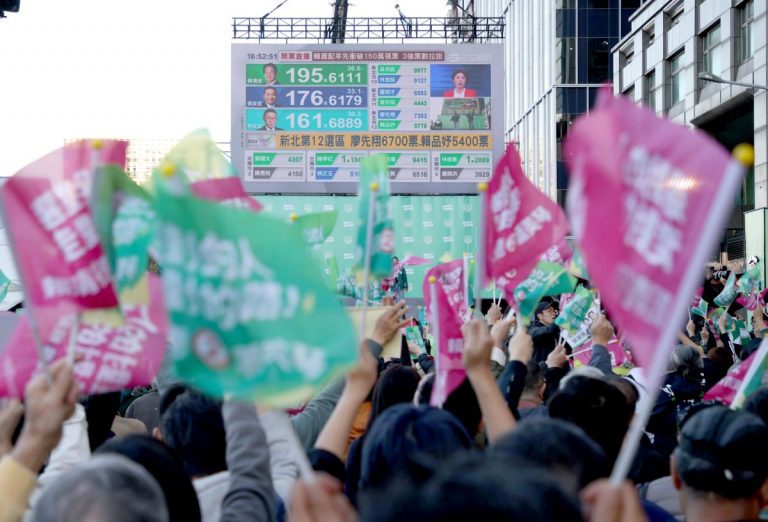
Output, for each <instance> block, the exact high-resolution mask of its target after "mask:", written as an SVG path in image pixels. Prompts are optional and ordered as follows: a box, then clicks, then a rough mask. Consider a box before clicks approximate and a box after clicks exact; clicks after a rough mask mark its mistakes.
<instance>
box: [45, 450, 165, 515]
mask: <svg viewBox="0 0 768 522" xmlns="http://www.w3.org/2000/svg"><path fill="white" fill-rule="evenodd" d="M51 520H57V521H61V522H167V521H168V520H169V519H168V508H167V506H166V504H165V500H164V498H163V491H162V490H161V489H160V486H159V485H158V484H157V481H155V479H154V478H152V476H151V475H150V474H149V472H148V471H147V470H145V469H144V468H142V467H141V466H139V465H138V464H136V463H135V462H131V461H130V460H128V459H127V458H125V457H121V456H119V455H97V456H95V457H93V458H91V459H89V460H86V461H85V462H83V463H82V464H79V465H78V466H77V467H75V468H72V469H70V470H68V471H65V472H64V473H62V474H61V475H60V476H59V477H58V478H57V479H56V480H54V481H53V482H52V483H51V484H48V485H47V486H46V487H45V488H44V489H43V491H42V494H41V495H40V498H39V499H38V501H37V503H36V504H35V507H34V509H33V511H32V516H31V522H50V521H51Z"/></svg>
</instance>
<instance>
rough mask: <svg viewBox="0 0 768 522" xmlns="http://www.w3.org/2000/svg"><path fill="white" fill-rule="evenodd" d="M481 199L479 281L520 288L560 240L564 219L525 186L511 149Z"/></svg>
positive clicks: (536, 191)
mask: <svg viewBox="0 0 768 522" xmlns="http://www.w3.org/2000/svg"><path fill="white" fill-rule="evenodd" d="M484 197H485V205H484V208H485V231H484V248H485V260H484V261H485V262H484V265H485V266H484V269H485V273H486V274H485V276H484V277H486V278H496V279H498V278H501V277H504V278H506V279H508V280H509V281H510V284H511V285H512V283H515V282H516V283H520V282H522V280H523V279H525V278H526V277H527V276H528V274H529V273H530V272H531V270H533V267H534V266H536V263H537V261H538V259H539V257H541V256H542V254H544V253H545V252H546V251H547V249H549V248H550V247H552V246H554V245H558V244H559V243H560V242H561V241H562V240H563V239H564V238H565V234H566V232H567V231H568V222H567V220H566V218H565V214H564V213H563V211H562V210H561V209H560V207H559V206H558V205H557V203H555V202H554V201H552V200H551V199H550V198H549V197H547V196H546V195H545V194H544V193H542V192H541V191H540V190H539V189H537V188H536V187H535V186H534V185H533V184H532V183H531V182H530V181H529V180H528V178H527V177H526V176H525V173H523V170H522V168H521V167H520V156H518V154H517V150H515V147H514V145H512V144H510V145H509V146H508V147H507V150H506V152H505V154H504V157H503V158H502V159H501V161H499V163H498V165H496V169H495V170H494V172H493V177H492V178H491V181H490V183H489V184H488V191H487V192H486V193H485V196H484ZM512 286H516V285H512Z"/></svg>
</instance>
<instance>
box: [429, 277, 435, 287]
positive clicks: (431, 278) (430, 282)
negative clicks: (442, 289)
mask: <svg viewBox="0 0 768 522" xmlns="http://www.w3.org/2000/svg"><path fill="white" fill-rule="evenodd" d="M428 281H429V284H430V285H434V284H435V283H437V278H436V277H435V276H429V279H428Z"/></svg>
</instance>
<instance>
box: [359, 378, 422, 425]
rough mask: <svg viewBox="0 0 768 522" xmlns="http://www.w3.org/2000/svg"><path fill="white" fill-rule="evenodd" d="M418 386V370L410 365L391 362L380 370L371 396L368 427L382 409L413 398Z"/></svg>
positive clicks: (407, 401)
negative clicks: (384, 368)
mask: <svg viewBox="0 0 768 522" xmlns="http://www.w3.org/2000/svg"><path fill="white" fill-rule="evenodd" d="M418 386H419V372H417V371H416V370H415V369H414V368H413V367H412V366H403V365H402V364H391V365H389V367H387V369H386V370H384V371H383V372H381V375H379V380H378V381H376V386H374V388H373V397H372V398H371V417H370V420H369V421H368V428H369V429H370V427H371V426H372V425H373V422H374V421H375V420H376V418H377V417H378V416H379V415H381V414H382V413H383V412H384V410H386V409H387V408H389V407H390V406H394V405H395V404H403V403H409V402H411V401H412V400H413V397H414V395H415V393H416V389H417V388H418Z"/></svg>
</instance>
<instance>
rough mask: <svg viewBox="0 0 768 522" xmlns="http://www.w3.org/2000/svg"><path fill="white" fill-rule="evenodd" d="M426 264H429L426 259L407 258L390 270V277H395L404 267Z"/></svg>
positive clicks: (417, 257) (418, 257)
mask: <svg viewBox="0 0 768 522" xmlns="http://www.w3.org/2000/svg"><path fill="white" fill-rule="evenodd" d="M427 263H429V259H427V258H426V257H420V256H408V257H406V258H405V259H403V260H402V261H400V262H399V263H398V264H396V265H395V267H394V268H393V269H392V275H393V276H396V275H397V274H398V273H400V270H402V269H403V268H404V267H406V266H417V265H425V264H427Z"/></svg>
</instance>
